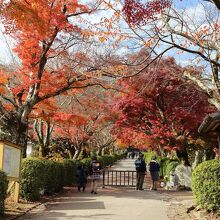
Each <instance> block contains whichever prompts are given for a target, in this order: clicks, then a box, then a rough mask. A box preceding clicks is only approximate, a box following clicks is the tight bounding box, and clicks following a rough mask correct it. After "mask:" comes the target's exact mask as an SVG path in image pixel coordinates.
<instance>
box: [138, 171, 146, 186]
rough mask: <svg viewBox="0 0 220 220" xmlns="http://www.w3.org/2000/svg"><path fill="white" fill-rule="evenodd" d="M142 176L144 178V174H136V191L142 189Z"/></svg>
mask: <svg viewBox="0 0 220 220" xmlns="http://www.w3.org/2000/svg"><path fill="white" fill-rule="evenodd" d="M144 176H145V172H137V184H136V189H137V190H142V189H143V184H144Z"/></svg>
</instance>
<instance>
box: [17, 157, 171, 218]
mask: <svg viewBox="0 0 220 220" xmlns="http://www.w3.org/2000/svg"><path fill="white" fill-rule="evenodd" d="M112 168H113V169H120V170H121V169H123V170H133V169H134V160H132V159H127V160H123V161H120V162H119V163H117V164H116V165H115V166H113V167H112ZM147 185H148V184H147ZM147 187H148V188H149V187H150V186H147ZM89 191H90V190H89V186H88V189H87V192H81V193H78V192H76V189H72V190H71V191H70V192H69V193H68V195H66V196H63V197H59V198H57V199H56V200H55V201H54V202H51V203H49V204H48V205H47V206H44V205H42V206H40V207H38V208H37V209H34V210H33V211H32V212H30V213H29V214H27V215H25V216H23V217H21V218H19V220H70V219H74V220H85V219H90V220H124V219H126V220H137V219H141V220H145V219H146V220H168V217H167V214H166V213H167V212H166V211H167V210H166V209H167V207H168V206H167V202H166V200H167V197H166V196H165V195H162V194H160V193H158V192H152V191H149V190H144V191H136V190H134V189H123V188H105V189H102V188H99V191H98V194H97V195H93V194H90V193H89Z"/></svg>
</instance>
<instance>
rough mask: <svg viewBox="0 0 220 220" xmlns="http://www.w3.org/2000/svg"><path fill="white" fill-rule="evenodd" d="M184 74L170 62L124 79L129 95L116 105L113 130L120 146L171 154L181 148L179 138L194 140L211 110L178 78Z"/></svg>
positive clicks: (200, 93)
mask: <svg viewBox="0 0 220 220" xmlns="http://www.w3.org/2000/svg"><path fill="white" fill-rule="evenodd" d="M183 72H184V69H183V68H181V67H180V66H178V65H177V64H176V63H175V61H174V60H173V59H170V58H169V59H167V60H161V61H160V63H158V64H156V65H155V66H154V67H152V68H148V70H147V71H146V72H145V73H143V74H142V75H139V76H137V77H134V78H132V79H129V80H128V79H123V82H122V83H121V84H120V85H124V88H125V90H128V95H124V96H122V97H121V99H120V100H119V101H118V103H117V105H116V106H117V108H118V113H119V117H118V120H117V122H116V124H115V127H114V130H113V133H114V135H115V136H116V137H117V138H118V139H120V140H121V142H123V143H126V144H128V145H133V146H136V147H141V148H143V147H151V148H155V147H156V146H163V148H164V149H166V150H171V149H180V148H181V147H182V144H183V143H182V141H181V140H178V139H177V137H178V136H179V135H182V136H184V135H185V137H189V136H191V137H196V135H197V129H198V126H199V124H200V123H201V121H202V120H203V118H204V117H205V115H206V114H208V113H210V112H212V111H213V110H214V109H213V108H212V107H210V105H209V103H208V100H207V97H206V96H205V95H204V94H203V93H202V92H201V91H200V90H198V88H197V87H196V86H195V85H194V84H192V83H189V82H188V81H186V80H184V78H182V77H181V75H182V73H183ZM126 84H127V85H126ZM128 88H129V89H128ZM116 111H117V110H116Z"/></svg>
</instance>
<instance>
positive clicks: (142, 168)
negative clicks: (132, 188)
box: [135, 154, 147, 190]
mask: <svg viewBox="0 0 220 220" xmlns="http://www.w3.org/2000/svg"><path fill="white" fill-rule="evenodd" d="M135 168H136V172H137V184H136V190H143V184H144V176H145V175H146V172H147V169H146V163H145V160H144V155H143V154H139V157H138V159H137V160H135Z"/></svg>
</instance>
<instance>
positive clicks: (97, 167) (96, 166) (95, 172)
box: [89, 156, 101, 194]
mask: <svg viewBox="0 0 220 220" xmlns="http://www.w3.org/2000/svg"><path fill="white" fill-rule="evenodd" d="M89 170H90V176H91V180H92V182H91V193H94V194H97V187H98V180H99V179H100V178H101V164H100V162H99V161H98V160H97V157H96V156H94V157H93V158H92V161H91V163H90V169H89Z"/></svg>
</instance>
